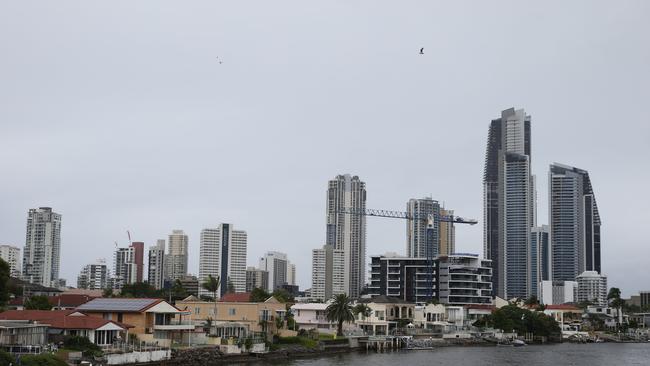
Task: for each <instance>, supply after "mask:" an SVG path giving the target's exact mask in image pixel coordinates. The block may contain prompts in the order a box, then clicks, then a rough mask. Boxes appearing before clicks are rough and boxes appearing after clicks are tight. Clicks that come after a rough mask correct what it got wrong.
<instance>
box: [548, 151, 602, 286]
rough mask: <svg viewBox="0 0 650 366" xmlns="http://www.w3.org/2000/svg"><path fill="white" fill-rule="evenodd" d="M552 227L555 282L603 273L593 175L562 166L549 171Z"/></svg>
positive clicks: (556, 166) (558, 165)
mask: <svg viewBox="0 0 650 366" xmlns="http://www.w3.org/2000/svg"><path fill="white" fill-rule="evenodd" d="M549 223H550V226H551V251H552V256H553V279H554V280H557V281H574V280H575V279H576V277H577V276H578V275H579V274H580V273H582V272H585V271H596V272H598V273H600V225H601V222H600V215H599V213H598V206H597V205H596V197H595V195H594V191H593V188H592V187H591V180H590V179H589V173H588V172H587V171H586V170H582V169H578V168H575V167H570V166H566V165H562V164H558V163H555V164H552V165H551V166H550V171H549Z"/></svg>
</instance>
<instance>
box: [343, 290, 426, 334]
mask: <svg viewBox="0 0 650 366" xmlns="http://www.w3.org/2000/svg"><path fill="white" fill-rule="evenodd" d="M359 303H362V304H366V305H367V306H368V307H369V308H370V310H371V312H370V316H368V317H363V315H362V314H359V315H358V316H357V319H356V320H355V323H356V325H357V326H358V327H359V328H361V329H362V330H363V331H364V333H366V334H368V335H389V334H394V333H395V331H396V330H398V329H402V328H405V327H406V326H407V325H409V324H412V322H413V319H414V316H415V304H414V303H411V302H408V301H404V300H402V299H399V298H394V297H389V296H383V295H381V296H375V297H373V298H370V299H360V300H359Z"/></svg>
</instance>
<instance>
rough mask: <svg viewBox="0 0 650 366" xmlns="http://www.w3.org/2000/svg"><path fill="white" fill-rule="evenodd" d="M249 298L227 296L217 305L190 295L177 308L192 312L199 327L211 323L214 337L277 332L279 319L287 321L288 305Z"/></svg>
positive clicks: (211, 332)
mask: <svg viewBox="0 0 650 366" xmlns="http://www.w3.org/2000/svg"><path fill="white" fill-rule="evenodd" d="M236 295H238V296H236ZM244 295H247V296H244ZM248 299H250V294H232V295H231V296H229V294H226V295H224V297H222V300H224V301H217V302H213V301H202V300H199V299H198V298H196V297H195V296H190V297H188V298H186V299H184V300H182V301H177V302H176V307H178V308H179V309H181V310H183V311H186V312H188V313H191V317H192V321H193V322H194V324H196V325H204V324H206V325H207V324H208V323H209V325H210V331H209V333H210V335H211V336H216V337H223V338H230V337H233V338H241V337H245V336H247V335H248V334H250V333H259V332H264V333H269V332H273V331H276V330H277V329H276V327H277V326H276V321H277V320H276V319H280V321H284V319H285V317H286V314H287V309H286V305H285V304H284V303H281V302H279V301H278V300H277V299H276V298H275V297H269V298H268V299H267V300H266V301H264V302H247V300H248Z"/></svg>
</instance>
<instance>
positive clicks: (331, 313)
mask: <svg viewBox="0 0 650 366" xmlns="http://www.w3.org/2000/svg"><path fill="white" fill-rule="evenodd" d="M325 312H326V313H327V320H329V321H331V322H336V323H337V324H338V330H337V332H336V334H337V335H339V336H342V335H343V322H348V323H349V322H351V321H353V320H354V314H353V313H352V304H351V300H350V298H349V297H348V295H346V294H338V295H335V296H334V297H332V302H331V303H330V304H329V305H327V308H326V309H325Z"/></svg>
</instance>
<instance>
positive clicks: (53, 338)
mask: <svg viewBox="0 0 650 366" xmlns="http://www.w3.org/2000/svg"><path fill="white" fill-rule="evenodd" d="M0 321H7V322H29V323H30V324H34V325H37V324H38V325H41V326H44V327H46V328H47V332H46V336H47V339H46V342H50V343H58V342H61V341H63V340H64V338H65V337H67V336H82V337H86V338H88V339H89V340H90V341H91V342H92V343H95V344H96V345H98V346H107V345H110V344H112V343H113V342H114V341H116V340H118V339H126V337H127V334H128V329H129V328H130V327H131V326H129V325H126V324H121V323H118V322H115V321H112V320H107V319H102V318H96V317H90V316H87V315H85V314H82V313H80V312H77V311H74V310H8V311H5V312H3V313H0Z"/></svg>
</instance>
